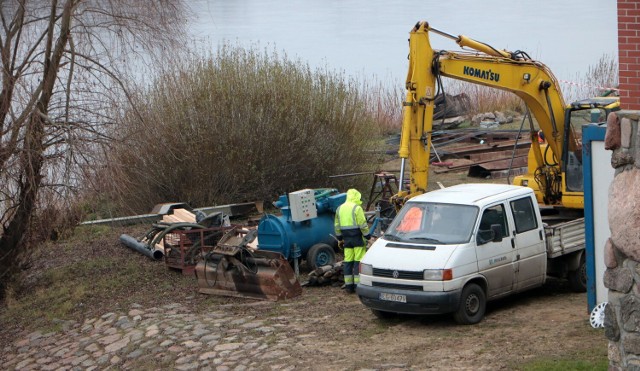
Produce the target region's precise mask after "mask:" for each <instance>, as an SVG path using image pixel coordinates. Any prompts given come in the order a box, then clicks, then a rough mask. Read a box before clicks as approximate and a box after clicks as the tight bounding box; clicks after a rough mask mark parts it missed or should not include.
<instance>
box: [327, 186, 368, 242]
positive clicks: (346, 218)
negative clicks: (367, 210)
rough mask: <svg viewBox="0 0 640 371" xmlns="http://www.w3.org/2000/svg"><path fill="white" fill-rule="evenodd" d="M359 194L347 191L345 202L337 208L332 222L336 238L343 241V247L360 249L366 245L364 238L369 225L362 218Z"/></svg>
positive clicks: (350, 190) (351, 190) (362, 212)
mask: <svg viewBox="0 0 640 371" xmlns="http://www.w3.org/2000/svg"><path fill="white" fill-rule="evenodd" d="M360 197H361V195H360V192H358V191H357V190H355V189H349V190H348V191H347V200H346V201H345V203H343V204H342V205H340V206H338V209H337V210H336V216H335V221H334V226H335V232H336V237H338V239H343V240H344V247H362V246H365V245H366V241H365V240H364V238H363V237H364V236H367V235H369V225H368V224H367V218H366V217H365V216H364V210H363V209H362V206H360V205H361V204H362V201H361V200H360Z"/></svg>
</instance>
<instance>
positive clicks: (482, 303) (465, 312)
mask: <svg viewBox="0 0 640 371" xmlns="http://www.w3.org/2000/svg"><path fill="white" fill-rule="evenodd" d="M486 308H487V297H486V296H485V294H484V291H483V290H482V288H481V287H480V286H478V285H476V284H475V283H470V284H468V285H466V286H465V287H464V289H462V296H461V297H460V306H459V307H458V310H457V311H456V312H455V313H453V318H454V319H455V320H456V322H458V323H459V324H461V325H473V324H476V323H478V322H480V321H482V318H483V317H484V311H485V309H486Z"/></svg>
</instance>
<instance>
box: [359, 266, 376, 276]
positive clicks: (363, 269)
mask: <svg viewBox="0 0 640 371" xmlns="http://www.w3.org/2000/svg"><path fill="white" fill-rule="evenodd" d="M360 274H364V275H367V276H373V266H372V265H371V264H364V263H360Z"/></svg>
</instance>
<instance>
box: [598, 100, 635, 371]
mask: <svg viewBox="0 0 640 371" xmlns="http://www.w3.org/2000/svg"><path fill="white" fill-rule="evenodd" d="M639 118H640V111H620V112H616V113H611V114H609V117H608V118H607V134H606V137H605V148H606V149H609V150H612V151H613V154H612V156H611V165H612V166H613V167H614V168H615V169H616V170H615V177H614V179H613V182H612V183H611V186H610V188H609V203H608V212H609V228H610V230H611V238H610V239H609V240H608V241H607V244H606V246H605V249H604V254H605V256H604V262H605V265H606V267H607V269H606V271H605V273H604V285H605V287H607V288H608V289H609V299H608V301H609V303H608V305H607V307H606V309H605V320H604V322H605V336H606V337H607V339H609V370H630V369H631V370H640V264H639V263H638V262H640V133H638V130H639V129H640V126H638V119H639ZM596 176H597V174H596Z"/></svg>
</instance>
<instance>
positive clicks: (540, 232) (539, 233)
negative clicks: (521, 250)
mask: <svg viewBox="0 0 640 371" xmlns="http://www.w3.org/2000/svg"><path fill="white" fill-rule="evenodd" d="M538 236H540V241H542V229H540V230H539V231H538Z"/></svg>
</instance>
